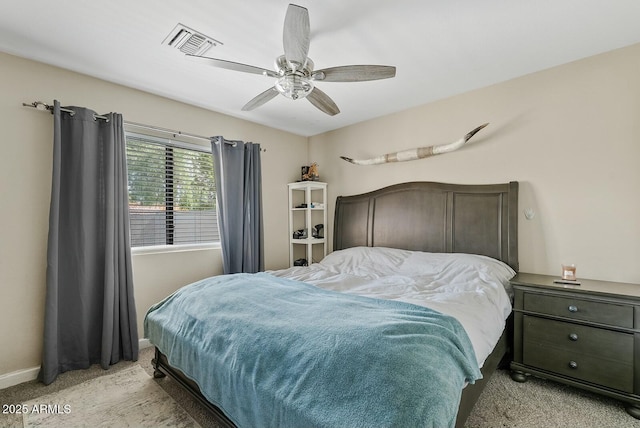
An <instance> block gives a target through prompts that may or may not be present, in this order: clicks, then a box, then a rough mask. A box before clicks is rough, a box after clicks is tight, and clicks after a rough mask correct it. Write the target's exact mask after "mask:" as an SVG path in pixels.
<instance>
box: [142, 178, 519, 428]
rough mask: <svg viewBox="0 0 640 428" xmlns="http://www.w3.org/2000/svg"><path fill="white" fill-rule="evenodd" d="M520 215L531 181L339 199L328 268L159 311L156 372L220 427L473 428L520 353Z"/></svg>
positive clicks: (183, 298) (198, 287)
mask: <svg viewBox="0 0 640 428" xmlns="http://www.w3.org/2000/svg"><path fill="white" fill-rule="evenodd" d="M517 204H518V183H517V182H510V183H504V184H491V185H456V184H444V183H433V182H411V183H402V184H397V185H393V186H389V187H385V188H383V189H379V190H376V191H373V192H369V193H365V194H361V195H353V196H345V197H338V198H337V199H336V206H335V217H334V229H333V230H334V243H333V252H332V253H331V254H330V255H329V256H327V257H326V258H325V259H324V260H323V261H322V262H321V263H318V264H313V265H311V266H310V267H308V268H301V267H298V268H291V269H285V270H280V271H272V272H266V273H259V274H252V275H247V274H237V275H228V276H219V277H212V278H208V279H205V280H203V281H199V282H197V283H194V284H191V285H189V286H186V287H184V288H183V289H181V290H179V291H178V292H176V293H175V294H174V295H172V296H170V297H168V298H167V299H165V300H164V301H162V302H159V303H158V304H156V305H154V306H153V307H152V308H151V309H150V310H149V312H148V313H147V317H146V318H145V336H146V337H148V338H149V339H150V341H151V343H152V344H154V345H155V346H156V355H155V358H154V361H153V363H154V366H155V370H156V375H157V376H158V377H160V376H164V375H169V376H171V377H172V378H173V379H175V380H176V381H177V382H178V383H179V384H181V385H182V386H184V387H185V388H186V389H187V390H188V391H189V392H191V393H193V394H194V396H195V397H197V398H198V399H199V400H200V401H201V402H202V404H203V405H205V406H206V407H207V408H208V409H210V410H211V412H212V413H213V414H214V415H215V416H216V419H217V420H218V422H219V424H220V425H221V426H236V425H237V426H372V425H375V426H454V425H455V426H458V427H460V426H463V425H464V422H465V420H466V418H467V416H468V415H469V413H470V412H471V409H472V407H473V404H474V403H475V401H476V400H477V398H478V396H479V395H480V393H481V391H482V388H483V387H484V385H485V383H486V381H487V380H488V379H489V377H490V376H491V374H492V373H493V371H494V370H495V369H496V367H497V366H498V364H499V363H500V361H501V360H502V359H503V358H504V357H505V355H506V353H507V349H508V343H507V337H508V336H509V334H508V330H509V329H508V328H506V326H508V321H507V319H508V317H509V314H510V312H511V305H510V300H509V289H508V287H509V285H508V282H509V278H510V277H511V276H512V275H513V274H514V273H515V272H517V271H518V254H517V248H518V246H517V209H518V208H517ZM455 295H459V296H466V297H464V298H462V299H461V300H456V298H455ZM425 299H426V300H425ZM185 314H186V315H185ZM427 338H428V340H427ZM427 379H428V381H426V380H427Z"/></svg>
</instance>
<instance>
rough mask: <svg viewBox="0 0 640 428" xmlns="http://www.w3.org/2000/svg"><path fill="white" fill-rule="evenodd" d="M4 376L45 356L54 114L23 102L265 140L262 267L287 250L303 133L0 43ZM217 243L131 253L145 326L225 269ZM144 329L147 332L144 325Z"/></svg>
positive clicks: (0, 341)
mask: <svg viewBox="0 0 640 428" xmlns="http://www.w3.org/2000/svg"><path fill="white" fill-rule="evenodd" d="M0 93H1V94H2V96H1V97H0V123H1V125H2V133H1V134H0V145H1V146H2V155H1V156H0V188H1V194H2V199H3V205H2V206H3V209H2V210H0V224H1V225H2V234H1V235H0V377H1V376H2V375H4V374H7V373H12V372H15V371H18V370H22V369H27V368H31V367H35V366H38V365H39V364H40V354H41V349H42V346H41V341H42V323H43V311H44V294H45V272H46V246H47V230H48V215H49V200H50V191H51V163H52V158H51V154H52V140H53V137H52V123H53V121H52V116H51V115H50V114H47V113H43V112H40V111H37V110H35V109H30V108H27V107H22V103H23V102H32V101H36V100H42V101H44V102H49V103H51V102H52V100H53V99H58V100H60V101H61V103H62V104H63V105H79V106H85V107H89V108H91V109H94V110H96V111H97V112H99V113H106V112H110V111H116V112H119V113H122V114H123V116H124V118H125V120H127V121H131V122H137V123H144V124H149V125H155V126H160V127H163V128H169V129H175V130H180V131H183V132H189V133H192V134H197V135H205V136H210V135H223V136H224V137H225V138H227V139H238V140H244V141H253V142H256V143H260V144H261V146H262V148H263V149H266V151H264V152H263V154H262V162H263V164H262V165H263V191H264V216H265V224H266V225H268V227H266V228H265V241H266V251H265V258H266V267H267V268H270V269H276V268H282V267H286V265H287V264H288V260H289V253H288V251H289V247H288V239H287V236H288V231H287V227H288V223H287V218H288V217H287V215H288V214H287V205H288V204H287V195H288V193H287V185H286V184H287V183H288V182H291V181H294V180H295V179H296V178H297V177H298V176H299V174H300V165H304V164H305V163H306V161H307V155H308V152H307V138H306V137H301V136H297V135H293V134H289V133H286V132H282V131H278V130H275V129H272V128H268V127H264V126H260V125H256V124H252V123H250V122H247V121H243V120H239V119H234V118H231V117H229V116H226V115H222V114H217V113H213V112H211V111H207V110H204V109H200V108H196V107H193V106H188V105H186V104H182V103H179V102H175V101H171V100H168V99H165V98H162V97H158V96H154V95H150V94H147V93H144V92H141V91H136V90H132V89H129V88H125V87H122V86H118V85H115V84H110V83H107V82H104V81H101V80H97V79H93V78H90V77H87V76H83V75H80V74H77V73H72V72H69V71H65V70H62V69H59V68H55V67H50V66H46V65H43V64H40V63H37V62H33V61H28V60H24V59H20V58H17V57H14V56H9V55H5V54H1V53H0ZM221 265H222V262H221V256H220V252H219V250H204V251H203V250H200V251H188V252H178V253H164V254H146V255H135V256H134V257H133V267H134V281H135V287H136V291H135V293H136V303H137V309H138V318H139V320H138V321H139V322H138V325H139V328H140V332H142V319H143V317H144V314H145V312H146V310H147V308H148V307H149V306H150V305H151V304H153V303H155V302H157V301H159V300H161V299H162V298H164V297H166V296H167V295H168V294H169V293H171V292H173V291H174V290H176V289H177V288H178V287H180V286H182V285H185V284H187V283H189V282H192V281H194V280H196V279H200V278H203V277H206V276H210V275H214V274H218V273H221V271H222V268H221ZM141 335H142V333H141Z"/></svg>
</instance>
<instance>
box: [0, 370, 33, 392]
mask: <svg viewBox="0 0 640 428" xmlns="http://www.w3.org/2000/svg"><path fill="white" fill-rule="evenodd" d="M39 371H40V367H32V368H30V369H23V370H18V371H15V372H11V373H7V374H3V375H0V389H5V388H9V387H10V386H14V385H18V384H20V383H24V382H29V381H32V380H34V379H36V378H37V377H38V372H39Z"/></svg>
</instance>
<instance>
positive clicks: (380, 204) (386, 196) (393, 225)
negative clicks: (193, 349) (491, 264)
mask: <svg viewBox="0 0 640 428" xmlns="http://www.w3.org/2000/svg"><path fill="white" fill-rule="evenodd" d="M333 241H334V242H333V249H334V250H341V249H345V248H350V247H355V246H369V247H372V246H376V247H390V248H401V249H407V250H416V251H427V252H435V253H470V254H480V255H485V256H489V257H493V258H495V259H498V260H501V261H503V262H505V263H507V264H508V265H509V266H511V267H512V268H513V269H514V270H515V271H516V272H517V271H518V183H517V182H510V183H504V184H486V185H460V184H445V183H435V182H410V183H402V184H396V185H393V186H389V187H385V188H382V189H379V190H375V191H372V192H369V193H364V194H361V195H354V196H339V197H338V198H337V199H336V206H335V217H334V234H333ZM510 325H511V323H510V322H508V323H507V328H506V329H505V331H504V332H503V334H502V337H501V338H500V340H499V342H498V344H497V345H496V347H495V348H494V350H493V352H492V353H491V355H489V357H488V358H487V359H486V361H485V363H484V366H483V368H482V374H483V379H481V380H479V381H477V382H476V383H475V384H473V385H468V386H467V387H466V388H465V389H464V390H463V391H462V398H461V401H460V409H459V411H458V417H457V420H456V427H462V426H464V423H465V421H466V419H467V417H468V416H469V414H470V413H471V410H472V409H473V405H474V404H475V402H476V401H477V399H478V397H479V396H480V394H481V392H482V390H483V389H484V387H485V385H486V383H487V381H488V380H489V378H490V377H491V375H492V374H493V372H494V371H495V370H496V368H497V367H498V366H499V364H500V362H501V361H502V360H503V359H504V358H505V356H506V355H507V354H508V350H509V348H510V344H509V340H508V338H510V337H512V335H511V334H510V331H511V327H510ZM153 365H154V367H155V372H154V376H155V377H164V376H165V375H169V376H170V377H172V378H173V379H175V380H176V381H177V382H178V383H179V384H180V385H182V386H183V387H184V388H185V389H186V390H187V391H188V392H190V393H191V394H192V395H193V396H194V397H196V399H198V400H199V401H200V402H201V403H202V404H203V405H204V406H205V407H206V408H207V409H209V410H210V411H211V413H212V414H213V415H214V417H215V418H216V420H217V421H218V422H219V424H220V426H222V427H233V426H234V425H233V423H232V422H231V421H230V420H229V419H228V418H227V417H226V416H225V415H224V413H222V411H220V409H218V408H217V407H216V406H215V405H213V404H211V403H209V402H208V401H207V400H206V398H204V396H203V395H202V394H201V393H200V390H199V388H198V385H197V384H196V383H195V382H193V381H192V380H190V379H189V378H187V377H186V376H185V375H184V374H183V373H181V372H180V370H178V369H175V368H173V367H171V365H170V364H169V362H168V360H167V357H166V356H165V355H163V354H162V353H161V352H160V351H159V350H158V349H157V348H156V354H155V358H154V359H153Z"/></svg>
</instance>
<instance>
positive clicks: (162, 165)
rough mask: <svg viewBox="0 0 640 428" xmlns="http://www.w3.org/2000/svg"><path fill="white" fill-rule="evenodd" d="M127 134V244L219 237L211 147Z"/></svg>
mask: <svg viewBox="0 0 640 428" xmlns="http://www.w3.org/2000/svg"><path fill="white" fill-rule="evenodd" d="M125 135H126V140H127V170H128V190H129V220H130V225H131V226H130V231H131V246H132V247H145V246H155V245H181V244H201V243H211V242H217V241H220V235H219V233H218V220H217V215H216V188H215V180H214V175H213V158H212V156H211V149H210V148H209V149H207V147H204V146H198V145H195V144H189V143H185V142H180V141H174V140H167V139H163V138H158V137H153V136H149V135H141V134H135V133H131V132H127V133H126V134H125Z"/></svg>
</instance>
